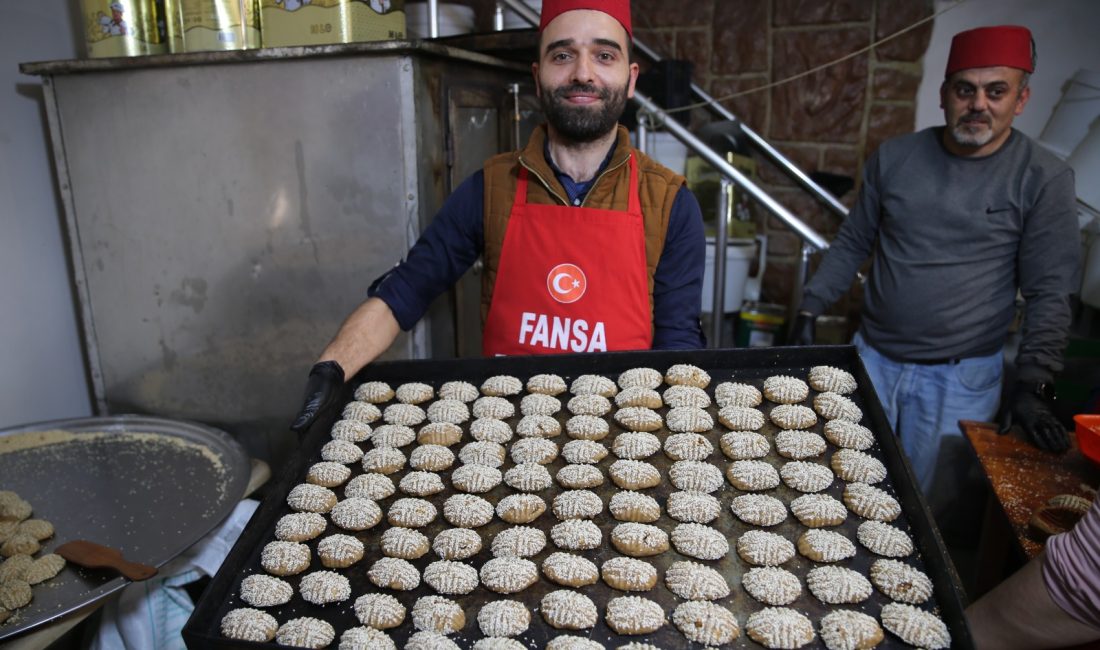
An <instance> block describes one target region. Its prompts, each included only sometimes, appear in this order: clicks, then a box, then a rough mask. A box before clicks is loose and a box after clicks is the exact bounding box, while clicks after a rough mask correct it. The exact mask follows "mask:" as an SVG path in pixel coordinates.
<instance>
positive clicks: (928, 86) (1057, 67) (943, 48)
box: [916, 0, 1100, 138]
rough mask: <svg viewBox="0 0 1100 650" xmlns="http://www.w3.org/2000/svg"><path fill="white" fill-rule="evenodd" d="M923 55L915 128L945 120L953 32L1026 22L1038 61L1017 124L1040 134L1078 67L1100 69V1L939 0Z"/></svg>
mask: <svg viewBox="0 0 1100 650" xmlns="http://www.w3.org/2000/svg"><path fill="white" fill-rule="evenodd" d="M951 5H958V6H956V7H955V8H953V9H951V10H949V11H947V12H946V13H944V14H943V15H941V16H940V17H938V18H937V19H936V20H935V24H934V26H933V28H932V40H931V42H930V43H929V45H928V52H927V53H926V54H925V55H924V80H923V81H922V82H921V86H920V90H919V91H918V94H917V124H916V128H917V129H918V130H919V129H923V128H925V127H929V126H939V125H942V124H943V111H942V110H941V109H940V97H939V88H940V82H942V81H943V70H944V68H945V67H946V66H947V53H948V51H949V50H950V48H951V37H952V36H954V35H955V34H957V33H958V32H961V31H963V30H966V29H971V28H973V27H981V26H983V25H1023V26H1025V27H1027V28H1028V29H1030V30H1031V33H1032V36H1033V37H1034V38H1035V49H1036V52H1037V53H1038V64H1037V66H1036V69H1035V74H1033V75H1032V77H1031V99H1030V101H1029V102H1028V105H1027V107H1026V108H1025V109H1024V113H1023V115H1020V116H1019V117H1017V118H1016V120H1015V122H1013V126H1014V127H1016V128H1017V129H1019V130H1020V131H1022V132H1024V133H1025V134H1027V135H1029V136H1032V137H1036V138H1037V137H1039V134H1040V133H1042V131H1043V127H1044V126H1045V125H1046V123H1047V120H1048V119H1050V115H1051V112H1052V111H1053V110H1054V106H1055V105H1056V104H1057V103H1058V100H1059V99H1060V98H1061V96H1062V88H1063V86H1064V85H1065V84H1066V82H1067V81H1069V79H1070V78H1072V77H1073V75H1074V73H1075V72H1077V70H1078V69H1079V68H1091V69H1100V2H1098V1H1097V0H967V1H966V2H963V3H961V4H959V3H957V2H954V1H953V0H936V3H935V9H936V11H937V12H938V11H940V10H942V9H944V8H946V7H949V6H951Z"/></svg>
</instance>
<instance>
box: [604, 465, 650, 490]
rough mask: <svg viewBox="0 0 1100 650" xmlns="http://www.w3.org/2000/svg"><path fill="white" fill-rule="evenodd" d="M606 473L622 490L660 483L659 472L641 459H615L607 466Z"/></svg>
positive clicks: (641, 488) (638, 488)
mask: <svg viewBox="0 0 1100 650" xmlns="http://www.w3.org/2000/svg"><path fill="white" fill-rule="evenodd" d="M597 471H598V470H597ZM607 473H608V475H609V476H611V480H612V482H614V483H615V485H617V486H619V487H620V488H622V489H624V490H644V489H646V488H651V487H654V486H657V485H660V484H661V472H660V471H659V470H658V469H657V468H656V467H654V466H653V465H650V464H649V463H647V462H645V461H643V460H617V461H615V462H614V463H611V467H609V468H607Z"/></svg>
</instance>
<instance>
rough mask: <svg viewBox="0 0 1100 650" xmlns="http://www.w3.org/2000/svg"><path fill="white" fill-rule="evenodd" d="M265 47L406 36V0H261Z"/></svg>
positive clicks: (388, 38) (389, 38)
mask: <svg viewBox="0 0 1100 650" xmlns="http://www.w3.org/2000/svg"><path fill="white" fill-rule="evenodd" d="M260 15H261V18H262V20H263V40H264V47H279V46H285V45H327V44H330V43H355V42H358V41H388V40H393V39H401V38H405V1H404V0H260Z"/></svg>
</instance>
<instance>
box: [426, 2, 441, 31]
mask: <svg viewBox="0 0 1100 650" xmlns="http://www.w3.org/2000/svg"><path fill="white" fill-rule="evenodd" d="M428 37H429V38H439V0H428Z"/></svg>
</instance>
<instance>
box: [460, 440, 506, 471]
mask: <svg viewBox="0 0 1100 650" xmlns="http://www.w3.org/2000/svg"><path fill="white" fill-rule="evenodd" d="M504 455H505V452H504V447H503V446H501V444H500V443H497V442H493V441H491V440H477V441H475V442H468V443H466V444H465V445H463V446H462V448H461V449H459V450H458V459H459V460H460V461H462V463H463V464H465V465H485V466H486V467H500V466H501V465H503V464H504Z"/></svg>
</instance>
